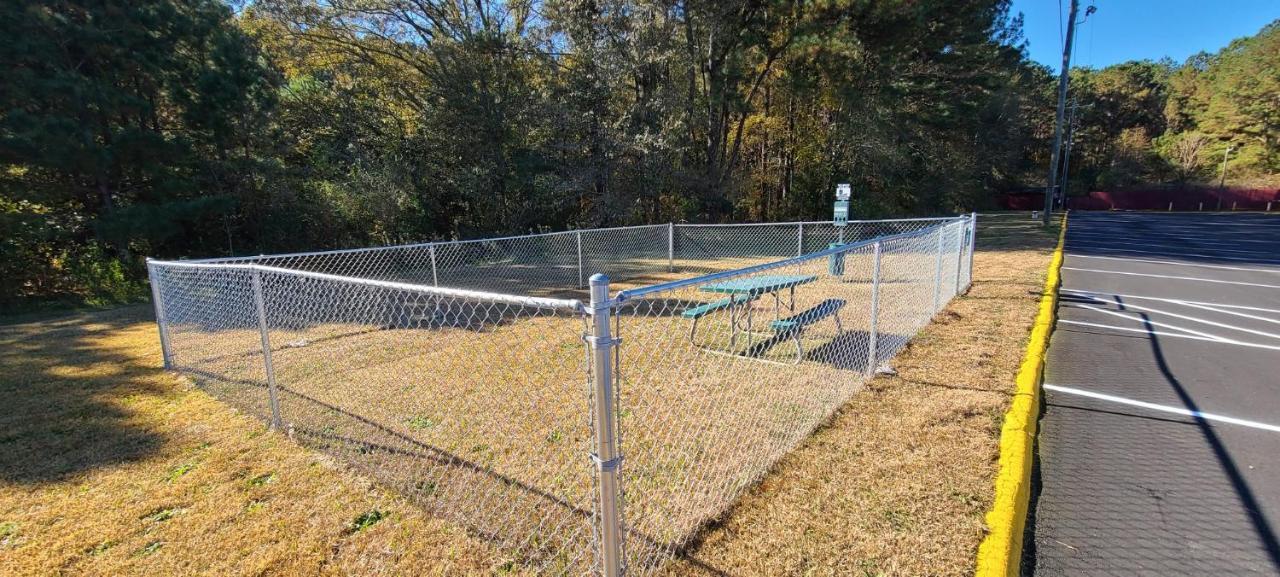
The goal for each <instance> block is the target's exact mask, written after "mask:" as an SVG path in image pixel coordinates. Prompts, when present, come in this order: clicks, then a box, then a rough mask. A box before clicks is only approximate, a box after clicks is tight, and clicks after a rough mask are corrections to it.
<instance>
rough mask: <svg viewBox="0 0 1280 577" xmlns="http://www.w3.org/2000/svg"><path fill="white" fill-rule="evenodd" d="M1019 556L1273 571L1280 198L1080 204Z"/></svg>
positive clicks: (1141, 569)
mask: <svg viewBox="0 0 1280 577" xmlns="http://www.w3.org/2000/svg"><path fill="white" fill-rule="evenodd" d="M1065 252H1066V254H1065V260H1064V263H1063V270H1062V279H1063V283H1062V292H1061V301H1060V305H1059V309H1058V317H1059V320H1058V324H1057V326H1056V329H1055V331H1054V334H1053V338H1052V341H1051V343H1050V346H1049V353H1048V355H1049V356H1048V362H1047V365H1046V369H1045V379H1044V382H1045V409H1044V413H1043V416H1042V420H1041V424H1040V426H1041V433H1040V444H1039V460H1038V470H1037V480H1038V482H1037V484H1036V487H1035V494H1033V497H1032V499H1033V502H1032V510H1031V518H1030V520H1029V522H1028V531H1029V533H1030V534H1028V536H1027V539H1026V544H1025V546H1026V547H1027V551H1026V555H1025V556H1024V562H1023V567H1024V572H1025V573H1034V574H1036V575H1042V576H1057V575H1073V576H1074V575H1124V576H1134V575H1280V545H1278V544H1277V533H1280V528H1278V527H1280V215H1277V216H1273V215H1264V214H1259V213H1247V214H1246V213H1240V214H1178V213H1173V214H1160V213H1103V212H1098V213H1087V212H1073V213H1072V214H1071V217H1070V222H1069V226H1068V233H1067V242H1066V250H1065Z"/></svg>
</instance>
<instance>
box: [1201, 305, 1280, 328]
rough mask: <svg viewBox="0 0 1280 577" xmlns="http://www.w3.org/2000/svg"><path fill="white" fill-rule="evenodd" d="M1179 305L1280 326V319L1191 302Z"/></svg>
mask: <svg viewBox="0 0 1280 577" xmlns="http://www.w3.org/2000/svg"><path fill="white" fill-rule="evenodd" d="M1178 304H1181V305H1182V306H1186V307H1191V308H1194V309H1200V310H1206V311H1210V312H1215V313H1220V314H1224V315H1233V316H1237V317H1241V318H1246V319H1253V320H1255V321H1262V322H1264V323H1274V324H1280V319H1269V318H1267V317H1260V316H1258V315H1251V314H1249V313H1242V312H1240V311H1233V310H1231V309H1227V308H1220V307H1211V306H1208V305H1202V304H1199V303H1190V302H1182V303H1178Z"/></svg>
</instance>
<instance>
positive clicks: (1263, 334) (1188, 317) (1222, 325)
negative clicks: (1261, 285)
mask: <svg viewBox="0 0 1280 577" xmlns="http://www.w3.org/2000/svg"><path fill="white" fill-rule="evenodd" d="M1076 296H1078V297H1083V298H1087V299H1089V300H1092V301H1094V302H1098V303H1105V304H1114V305H1116V306H1117V307H1123V308H1124V309H1126V310H1129V309H1132V310H1138V311H1147V312H1152V313H1157V314H1161V315H1165V316H1170V317H1173V318H1176V319H1182V320H1184V321H1191V322H1193V323H1200V324H1205V325H1209V326H1211V327H1218V328H1220V329H1227V330H1233V331H1240V332H1242V333H1249V334H1251V335H1258V336H1260V337H1271V338H1273V339H1280V334H1276V333H1269V332H1267V331H1260V330H1257V329H1249V328H1245V327H1238V326H1235V325H1231V324H1227V323H1222V322H1218V321H1213V320H1209V319H1205V318H1201V317H1193V316H1191V315H1184V314H1181V313H1175V312H1170V311H1167V310H1164V309H1158V308H1155V307H1149V306H1144V305H1139V304H1133V303H1124V302H1120V298H1121V297H1112V299H1111V300H1108V299H1104V298H1101V297H1096V296H1093V295H1084V294H1077V295H1076ZM1080 306H1082V307H1085V308H1090V309H1093V310H1101V309H1097V308H1094V307H1090V306H1088V305H1080ZM1168 328H1175V327H1168ZM1179 330H1186V329H1179ZM1188 332H1190V331H1188ZM1204 336H1214V337H1218V338H1226V337H1221V336H1218V335H1208V334H1206V335H1204Z"/></svg>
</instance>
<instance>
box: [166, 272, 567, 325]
mask: <svg viewBox="0 0 1280 577" xmlns="http://www.w3.org/2000/svg"><path fill="white" fill-rule="evenodd" d="M147 264H148V266H154V267H160V268H190V269H207V270H239V271H254V270H256V271H261V272H269V273H273V274H280V275H286V276H293V277H301V278H309V279H315V280H323V281H328V282H335V283H343V284H350V285H359V286H367V287H373V288H385V289H392V290H400V291H407V292H414V293H420V294H426V295H432V296H442V297H452V298H462V299H470V300H482V301H487V302H493V303H501V304H510V305H519V306H529V307H536V308H541V309H552V310H565V311H573V312H579V313H580V312H584V311H585V310H586V307H585V306H584V305H583V304H582V301H580V300H578V299H554V298H548V297H531V296H522V295H513V294H506V293H494V292H485V291H474V290H467V289H455V288H442V287H433V286H426V285H420V284H413V283H405V282H395V281H385V280H376V279H368V278H359V277H349V276H341V275H335V274H327V273H321V272H311V271H303V270H297V269H291V268H281V267H276V266H268V265H261V264H225V263H208V262H191V261H159V260H148V261H147Z"/></svg>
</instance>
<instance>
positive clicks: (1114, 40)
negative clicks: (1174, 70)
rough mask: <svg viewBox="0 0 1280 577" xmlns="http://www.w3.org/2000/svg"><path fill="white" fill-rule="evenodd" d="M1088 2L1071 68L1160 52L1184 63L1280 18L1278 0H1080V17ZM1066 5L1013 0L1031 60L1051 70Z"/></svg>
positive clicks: (1057, 60) (1058, 58)
mask: <svg viewBox="0 0 1280 577" xmlns="http://www.w3.org/2000/svg"><path fill="white" fill-rule="evenodd" d="M1091 3H1092V4H1095V5H1097V7H1098V11H1097V12H1096V13H1094V14H1093V15H1092V16H1090V17H1089V19H1088V20H1087V21H1086V22H1085V23H1084V24H1083V25H1080V26H1077V27H1076V29H1077V30H1076V46H1075V56H1073V57H1072V58H1071V65H1072V66H1073V67H1075V66H1092V67H1094V68H1102V67H1104V66H1108V65H1110V64H1116V63H1118V62H1124V61H1126V60H1140V59H1144V58H1146V59H1151V60H1158V59H1160V58H1161V57H1164V56H1168V57H1170V58H1173V59H1174V60H1175V61H1177V62H1182V61H1183V60H1186V59H1187V57H1188V56H1191V55H1192V54H1195V53H1197V52H1200V51H1201V50H1203V51H1206V52H1216V51H1217V50H1218V49H1219V48H1222V47H1223V46H1226V45H1227V44H1229V43H1230V42H1231V41H1232V40H1234V39H1236V38H1239V37H1241V36H1250V35H1253V34H1255V33H1257V32H1258V30H1260V29H1262V27H1263V26H1265V25H1266V24H1268V23H1269V22H1271V21H1272V20H1275V19H1277V18H1280V0H1198V1H1192V0H1080V17H1083V15H1084V9H1085V7H1086V6H1088V5H1089V4H1091ZM1070 4H1071V0H1062V1H1061V3H1059V1H1058V0H1014V1H1013V12H1014V13H1017V12H1022V13H1023V15H1024V19H1025V21H1024V22H1023V33H1024V34H1025V35H1026V39H1027V40H1028V41H1029V42H1030V43H1031V45H1030V46H1029V47H1028V53H1029V54H1030V56H1031V59H1032V60H1035V61H1037V62H1041V63H1044V64H1046V65H1048V66H1049V67H1050V68H1052V69H1053V70H1055V71H1056V70H1057V69H1058V67H1059V66H1060V65H1061V64H1062V44H1061V38H1062V34H1064V33H1065V30H1066V21H1067V9H1068V6H1069V5H1070ZM1059 6H1061V7H1062V9H1061V12H1059V9H1058V7H1059ZM1079 20H1080V18H1079V17H1078V18H1076V21H1077V22H1078V21H1079ZM1059 25H1061V28H1060V27H1059Z"/></svg>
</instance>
